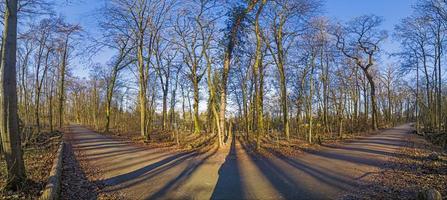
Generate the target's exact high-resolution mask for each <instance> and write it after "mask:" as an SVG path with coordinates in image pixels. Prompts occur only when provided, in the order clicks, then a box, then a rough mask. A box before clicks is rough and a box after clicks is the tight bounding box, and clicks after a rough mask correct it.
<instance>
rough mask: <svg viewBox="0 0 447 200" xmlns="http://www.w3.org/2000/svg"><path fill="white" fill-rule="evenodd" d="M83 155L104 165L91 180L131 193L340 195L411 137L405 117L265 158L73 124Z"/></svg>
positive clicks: (126, 194) (140, 196) (130, 196)
mask: <svg viewBox="0 0 447 200" xmlns="http://www.w3.org/2000/svg"><path fill="white" fill-rule="evenodd" d="M71 129H72V133H71V141H70V142H71V143H72V146H73V148H74V149H75V150H77V151H79V152H82V154H83V156H82V157H81V158H78V159H80V160H81V162H85V163H88V165H89V166H90V167H92V168H96V169H101V173H100V174H99V176H95V177H98V178H96V180H93V182H99V183H102V184H103V185H105V187H104V188H103V192H106V193H114V194H116V193H119V194H120V195H123V196H124V197H125V198H128V199H241V198H243V199H334V198H338V197H340V195H342V194H343V193H346V192H353V191H355V189H356V188H358V187H359V184H360V185H361V184H362V181H363V180H366V179H367V177H368V176H369V175H371V174H373V173H377V172H378V171H379V170H380V167H381V166H382V163H383V162H384V161H386V159H387V158H389V157H390V156H400V155H399V154H397V153H395V152H396V151H397V150H398V149H399V148H400V147H402V146H403V145H404V144H405V137H406V135H407V133H408V132H409V131H410V130H411V127H410V126H409V125H403V126H400V127H396V128H393V129H389V130H386V131H384V132H383V133H382V134H380V135H376V136H370V137H365V138H361V139H358V140H355V141H353V142H350V143H345V144H342V145H326V146H323V147H322V149H321V150H319V151H306V152H305V153H303V154H302V155H301V156H299V157H298V158H288V157H284V156H280V155H276V156H273V157H269V158H265V157H260V156H253V155H252V154H249V153H247V152H246V151H245V150H244V148H242V146H241V145H240V144H239V143H237V142H234V143H232V144H231V146H229V147H227V148H223V149H220V150H215V149H214V150H210V151H208V152H205V153H198V152H172V151H169V150H163V149H148V148H145V147H139V146H136V145H133V144H131V143H128V142H126V141H119V140H115V139H112V138H109V137H107V136H103V135H100V134H97V133H95V132H92V131H89V130H87V129H85V128H83V127H81V126H72V127H71Z"/></svg>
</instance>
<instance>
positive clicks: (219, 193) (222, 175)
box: [211, 139, 244, 199]
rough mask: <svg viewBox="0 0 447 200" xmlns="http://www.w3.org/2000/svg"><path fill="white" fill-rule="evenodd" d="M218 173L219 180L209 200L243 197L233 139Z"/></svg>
mask: <svg viewBox="0 0 447 200" xmlns="http://www.w3.org/2000/svg"><path fill="white" fill-rule="evenodd" d="M218 173H219V179H218V180H217V184H216V187H215V188H214V191H213V194H212V195H211V199H235V198H236V199H237V198H242V197H243V196H244V193H243V186H242V180H241V175H240V170H239V162H238V158H237V153H236V141H235V139H233V140H232V142H231V147H230V152H229V153H228V155H227V156H226V158H225V162H224V163H223V165H222V166H221V167H220V168H219V171H218Z"/></svg>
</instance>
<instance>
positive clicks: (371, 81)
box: [365, 71, 379, 131]
mask: <svg viewBox="0 0 447 200" xmlns="http://www.w3.org/2000/svg"><path fill="white" fill-rule="evenodd" d="M365 75H366V78H367V79H368V82H369V85H370V87H371V90H370V92H371V93H370V95H371V113H372V116H371V120H372V122H371V126H372V129H373V130H374V131H377V130H379V128H378V125H377V101H376V84H375V82H374V78H373V77H372V75H371V74H369V73H368V71H365Z"/></svg>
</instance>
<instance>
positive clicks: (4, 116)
mask: <svg viewBox="0 0 447 200" xmlns="http://www.w3.org/2000/svg"><path fill="white" fill-rule="evenodd" d="M4 22H5V25H4V32H3V44H2V50H3V51H2V58H1V65H0V74H1V75H0V79H1V80H0V81H1V82H0V84H1V85H0V134H1V138H2V139H1V142H2V147H3V151H4V156H5V160H6V167H7V173H8V174H7V181H6V183H7V185H6V188H10V189H15V190H17V189H19V186H20V184H21V183H22V182H23V181H25V178H26V175H25V166H24V163H23V157H22V148H21V140H20V132H19V121H18V120H19V119H18V115H17V88H16V87H17V80H16V78H17V76H16V53H17V0H6V1H5V14H4Z"/></svg>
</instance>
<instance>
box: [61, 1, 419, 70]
mask: <svg viewBox="0 0 447 200" xmlns="http://www.w3.org/2000/svg"><path fill="white" fill-rule="evenodd" d="M57 2H59V3H58V6H57V8H56V11H57V12H58V13H59V14H61V15H64V16H65V17H67V19H68V21H70V22H71V23H79V24H80V25H82V26H83V27H84V28H85V30H86V31H88V32H90V33H92V34H97V33H98V32H97V22H98V20H97V19H98V16H97V15H96V14H95V13H96V11H97V10H98V8H100V7H101V6H103V5H104V3H106V2H107V0H72V1H69V2H70V3H67V0H57ZM416 2H417V0H326V2H325V6H324V10H325V15H326V16H328V17H330V18H331V19H338V20H342V21H348V20H350V19H352V18H354V17H356V16H360V15H365V14H374V15H378V16H381V17H383V18H384V20H385V21H384V23H383V25H382V28H383V29H385V30H387V31H388V32H389V34H390V36H391V34H392V31H393V28H394V26H395V25H396V24H397V23H399V22H400V20H401V19H403V18H404V17H406V16H409V15H411V14H412V7H411V6H412V5H414V4H415V3H416ZM397 48H398V44H397V43H396V42H393V38H392V37H390V38H389V39H388V40H387V41H386V42H385V44H384V47H383V49H384V50H385V51H387V52H393V51H396V50H397ZM109 58H110V55H108V53H103V54H100V55H99V56H97V60H96V61H97V62H101V63H104V62H105V61H107V60H108V59H109ZM383 59H386V58H383ZM385 62H386V61H385ZM81 65H82V64H81ZM74 72H75V74H76V76H81V77H82V76H87V75H88V70H86V67H85V66H76V67H75V69H74Z"/></svg>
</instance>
